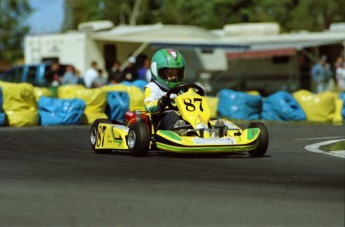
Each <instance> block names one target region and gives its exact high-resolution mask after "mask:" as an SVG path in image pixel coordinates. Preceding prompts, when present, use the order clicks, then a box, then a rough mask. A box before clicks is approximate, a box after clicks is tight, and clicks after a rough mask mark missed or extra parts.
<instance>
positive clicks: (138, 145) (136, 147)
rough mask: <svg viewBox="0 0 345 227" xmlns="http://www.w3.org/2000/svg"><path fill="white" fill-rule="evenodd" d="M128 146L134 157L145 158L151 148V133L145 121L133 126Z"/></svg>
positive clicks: (130, 129) (129, 134) (128, 138)
mask: <svg viewBox="0 0 345 227" xmlns="http://www.w3.org/2000/svg"><path fill="white" fill-rule="evenodd" d="M127 146H128V148H129V153H130V154H131V155H133V156H137V157H143V156H146V155H147V152H148V150H149V148H150V131H149V129H148V127H147V125H146V123H145V121H144V120H141V121H138V122H136V123H134V124H132V125H131V127H130V128H129V130H128V136H127Z"/></svg>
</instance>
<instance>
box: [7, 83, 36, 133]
mask: <svg viewBox="0 0 345 227" xmlns="http://www.w3.org/2000/svg"><path fill="white" fill-rule="evenodd" d="M0 86H1V87H2V93H3V104H2V107H3V110H4V113H5V115H6V119H5V125H8V126H14V127H21V126H36V125H38V123H39V114H38V108H37V101H36V98H35V94H34V87H33V86H32V85H31V84H28V83H20V84H15V83H7V82H1V81H0Z"/></svg>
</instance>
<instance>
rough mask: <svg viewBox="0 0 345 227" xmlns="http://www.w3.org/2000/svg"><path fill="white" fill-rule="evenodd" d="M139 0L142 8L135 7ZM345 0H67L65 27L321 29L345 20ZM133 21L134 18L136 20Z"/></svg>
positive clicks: (287, 30)
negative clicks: (96, 23) (271, 25)
mask: <svg viewBox="0 0 345 227" xmlns="http://www.w3.org/2000/svg"><path fill="white" fill-rule="evenodd" d="M135 4H138V5H139V7H138V11H135V10H134V8H135V7H134V6H135ZM344 8H345V0H328V1H324V0H279V1H277V0H213V1H200V0H188V1H186V0H127V1H123V0H65V23H64V30H68V29H76V28H77V26H78V24H79V23H81V22H85V21H91V20H97V19H106V20H111V21H113V22H114V24H116V25H118V24H130V22H131V19H135V23H134V24H153V23H159V22H160V23H163V24H187V25H198V26H201V27H205V28H208V29H217V28H222V27H223V26H224V25H225V24H232V23H244V22H277V23H279V24H280V26H281V28H282V31H283V32H289V31H292V30H311V31H321V30H324V29H326V28H328V27H329V25H330V24H331V23H333V22H340V21H345V13H343V9H344ZM132 23H133V21H132Z"/></svg>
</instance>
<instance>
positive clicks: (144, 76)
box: [138, 58, 151, 82]
mask: <svg viewBox="0 0 345 227" xmlns="http://www.w3.org/2000/svg"><path fill="white" fill-rule="evenodd" d="M150 67H151V60H150V59H149V58H146V59H145V61H144V65H143V67H141V68H140V69H139V70H138V79H139V80H145V81H146V82H150V80H151V70H150Z"/></svg>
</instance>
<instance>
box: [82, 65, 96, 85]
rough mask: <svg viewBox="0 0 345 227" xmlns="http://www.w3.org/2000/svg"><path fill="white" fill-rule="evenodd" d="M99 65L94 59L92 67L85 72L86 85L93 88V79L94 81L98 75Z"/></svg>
mask: <svg viewBox="0 0 345 227" xmlns="http://www.w3.org/2000/svg"><path fill="white" fill-rule="evenodd" d="M97 66H98V64H97V62H96V61H93V62H91V66H90V68H89V69H88V70H86V72H85V74H84V83H85V87H87V88H91V86H92V81H94V80H95V79H96V78H97V77H98V72H97Z"/></svg>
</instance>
